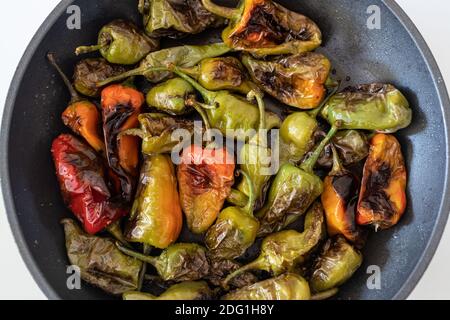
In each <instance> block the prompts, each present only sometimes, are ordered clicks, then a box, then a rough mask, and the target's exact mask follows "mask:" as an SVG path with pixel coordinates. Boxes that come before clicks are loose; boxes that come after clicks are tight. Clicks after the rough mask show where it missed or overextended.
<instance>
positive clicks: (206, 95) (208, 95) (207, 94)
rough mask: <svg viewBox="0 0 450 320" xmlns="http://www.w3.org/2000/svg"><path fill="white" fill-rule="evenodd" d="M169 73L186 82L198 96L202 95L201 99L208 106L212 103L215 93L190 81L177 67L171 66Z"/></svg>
mask: <svg viewBox="0 0 450 320" xmlns="http://www.w3.org/2000/svg"><path fill="white" fill-rule="evenodd" d="M169 71H172V72H173V73H175V74H176V75H178V76H179V77H180V78H182V79H183V80H186V81H187V82H188V83H189V84H190V85H191V86H193V87H194V88H195V89H196V90H197V91H198V92H200V94H201V95H202V97H203V99H204V100H205V101H206V103H208V104H213V103H214V97H215V96H216V93H215V92H213V91H210V90H208V89H206V88H204V87H203V86H202V85H201V84H199V83H198V82H197V81H195V80H194V79H192V78H191V77H190V76H188V75H187V74H185V73H184V72H182V71H181V70H180V69H179V68H178V67H175V66H173V67H172V68H169Z"/></svg>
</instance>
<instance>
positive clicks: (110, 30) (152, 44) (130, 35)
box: [75, 20, 159, 65]
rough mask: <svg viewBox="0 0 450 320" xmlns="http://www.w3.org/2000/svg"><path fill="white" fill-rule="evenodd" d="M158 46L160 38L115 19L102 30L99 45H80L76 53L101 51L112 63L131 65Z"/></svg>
mask: <svg viewBox="0 0 450 320" xmlns="http://www.w3.org/2000/svg"><path fill="white" fill-rule="evenodd" d="M158 48H159V40H157V39H154V38H150V37H148V36H146V35H145V34H144V33H143V32H142V31H140V30H139V29H138V27H136V26H135V25H134V24H133V23H131V22H129V21H124V20H114V21H112V22H110V23H108V24H107V25H105V26H104V27H103V28H102V29H101V30H100V32H99V34H98V44H97V45H94V46H81V47H78V48H77V49H76V51H75V53H76V54H77V55H80V54H83V53H88V52H93V51H100V54H101V55H102V56H103V58H105V59H106V60H108V62H110V63H115V64H124V65H131V64H136V63H138V62H139V61H141V60H142V58H144V57H145V56H146V55H147V54H148V53H149V52H152V51H155V50H157V49H158Z"/></svg>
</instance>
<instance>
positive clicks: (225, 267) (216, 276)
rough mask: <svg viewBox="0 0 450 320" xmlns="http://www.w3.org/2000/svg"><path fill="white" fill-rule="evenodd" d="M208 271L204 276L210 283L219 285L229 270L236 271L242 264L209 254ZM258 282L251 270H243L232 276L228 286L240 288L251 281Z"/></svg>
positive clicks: (251, 282)
mask: <svg viewBox="0 0 450 320" xmlns="http://www.w3.org/2000/svg"><path fill="white" fill-rule="evenodd" d="M209 264H210V272H209V274H208V275H207V276H206V278H205V279H206V280H208V282H210V283H211V284H212V285H214V286H217V287H220V285H221V284H222V282H223V280H225V278H226V277H227V275H229V274H230V273H231V272H233V271H236V270H237V269H239V268H240V267H241V266H242V265H241V264H240V263H238V262H236V261H234V260H230V259H220V258H217V257H214V256H211V255H210V256H209ZM256 282H258V278H257V277H256V276H255V275H254V274H253V273H251V272H244V273H241V274H240V275H238V276H237V277H234V278H233V279H232V280H231V281H230V282H229V285H230V287H233V288H242V287H245V286H248V285H251V284H253V283H256Z"/></svg>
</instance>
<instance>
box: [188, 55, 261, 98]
mask: <svg viewBox="0 0 450 320" xmlns="http://www.w3.org/2000/svg"><path fill="white" fill-rule="evenodd" d="M180 70H181V71H183V72H185V73H186V74H188V75H189V76H191V77H192V78H194V79H195V80H197V81H198V83H199V84H200V85H202V86H203V87H205V88H206V89H208V90H212V91H218V90H230V91H236V92H239V93H242V94H244V95H247V94H248V93H249V92H250V91H252V90H257V89H258V87H257V86H256V85H255V84H254V83H253V82H251V81H250V80H249V79H248V77H247V74H246V72H245V69H244V66H243V65H242V64H241V62H240V61H239V60H238V59H237V58H235V57H219V58H208V59H204V60H202V61H201V62H200V63H199V64H198V65H197V66H195V67H192V68H184V69H180Z"/></svg>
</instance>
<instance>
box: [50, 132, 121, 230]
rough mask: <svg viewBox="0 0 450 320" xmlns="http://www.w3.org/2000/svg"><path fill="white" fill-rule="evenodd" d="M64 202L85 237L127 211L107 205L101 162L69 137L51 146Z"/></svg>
mask: <svg viewBox="0 0 450 320" xmlns="http://www.w3.org/2000/svg"><path fill="white" fill-rule="evenodd" d="M52 155H53V161H54V163H55V167H56V175H57V177H58V181H59V185H60V188H61V193H62V195H63V198H64V202H65V203H66V205H67V206H68V207H69V209H70V210H71V211H72V212H73V213H74V215H75V216H76V217H77V218H78V220H80V221H81V223H82V224H83V227H84V230H85V231H86V232H87V233H89V234H95V233H97V232H99V231H102V230H103V229H105V228H106V227H107V226H109V225H110V224H111V223H113V222H114V221H116V220H118V219H120V218H121V217H123V216H125V215H126V214H127V213H128V211H127V210H125V209H123V208H121V207H120V206H118V205H116V204H114V203H112V202H110V197H111V194H110V191H109V190H108V187H107V185H106V182H105V174H104V169H103V163H102V161H101V159H100V158H99V157H98V156H97V155H96V154H95V151H94V150H93V149H91V148H90V147H89V146H88V145H86V144H84V143H82V142H81V141H79V140H78V139H76V138H75V137H73V136H72V135H69V134H62V135H60V136H59V137H58V138H56V139H55V140H54V141H53V144H52Z"/></svg>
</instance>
